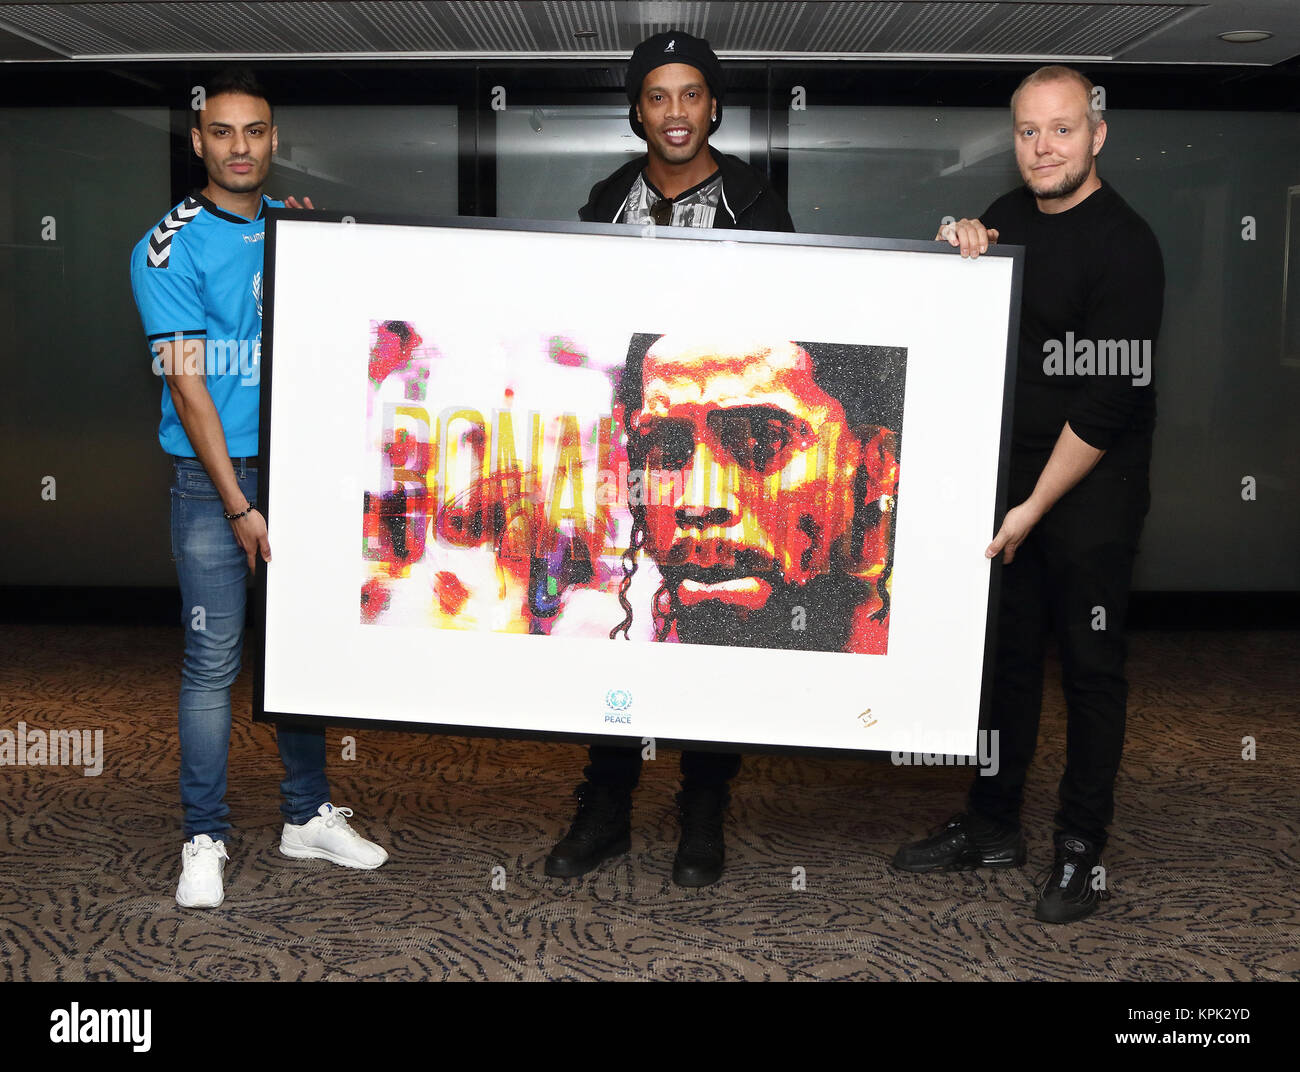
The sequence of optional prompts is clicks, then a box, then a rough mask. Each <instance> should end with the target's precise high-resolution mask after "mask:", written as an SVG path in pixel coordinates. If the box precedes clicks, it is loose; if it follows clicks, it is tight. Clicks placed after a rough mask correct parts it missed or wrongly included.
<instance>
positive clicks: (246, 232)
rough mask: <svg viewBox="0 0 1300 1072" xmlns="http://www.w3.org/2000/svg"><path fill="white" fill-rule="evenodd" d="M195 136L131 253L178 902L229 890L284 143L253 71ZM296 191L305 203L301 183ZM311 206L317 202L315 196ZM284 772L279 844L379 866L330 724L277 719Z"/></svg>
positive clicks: (261, 549)
mask: <svg viewBox="0 0 1300 1072" xmlns="http://www.w3.org/2000/svg"><path fill="white" fill-rule="evenodd" d="M204 89H205V99H204V100H203V101H202V105H203V106H202V107H201V109H199V110H197V111H196V112H195V113H194V122H193V129H192V130H191V132H190V133H191V138H192V142H193V146H194V152H195V154H196V155H197V156H198V157H199V159H201V160H202V161H203V164H204V167H205V168H206V169H207V172H208V183H207V186H205V187H204V188H203V190H202V191H200V192H199V193H197V194H193V195H191V196H190V197H187V198H186V199H185V200H184V201H182V202H181V203H180V204H179V205H177V206H176V207H175V208H173V209H172V210H171V212H169V213H168V214H167V215H166V216H164V217H163V219H162V220H161V221H159V223H158V224H157V226H155V227H154V228H153V229H152V230H151V231H150V232H149V233H148V234H146V235H145V236H144V238H142V239H141V240H140V242H139V243H138V244H137V245H136V247H135V249H134V250H133V251H132V253H131V287H132V290H133V291H134V293H135V301H136V305H137V307H138V308H139V310H140V319H141V321H142V322H143V324H144V330H145V334H146V335H147V336H148V339H149V344H150V349H151V351H152V353H153V368H154V371H155V373H157V374H158V375H160V376H162V377H164V380H163V389H162V422H161V424H160V425H159V430H158V436H159V439H160V441H161V442H162V448H163V450H165V451H166V452H167V453H168V454H169V455H171V456H172V460H173V462H174V465H175V473H176V479H175V483H174V485H173V486H172V490H171V502H172V519H171V533H172V556H173V558H174V559H175V561H176V572H177V575H178V577H179V579H180V586H181V597H182V601H183V604H184V609H183V615H182V621H183V623H184V626H185V659H184V663H183V666H182V669H181V695H180V744H181V774H180V787H181V804H182V806H183V807H184V811H185V835H186V838H187V839H188V840H187V841H186V843H185V845H184V847H183V849H182V851H181V878H180V883H179V885H178V886H177V889H176V902H177V904H179V905H181V906H183V907H186V908H215V907H216V906H217V905H219V904H220V903H221V902H222V900H223V897H224V891H223V888H222V876H221V871H222V866H223V861H225V860H227V859H228V858H229V857H228V856H227V854H226V847H225V840H226V834H227V832H228V831H229V830H230V824H229V823H228V822H227V821H226V818H227V816H228V815H229V811H230V809H229V808H228V807H227V805H226V802H225V795H226V759H227V753H228V751H229V745H230V686H231V684H232V683H233V682H234V680H235V677H236V676H237V675H238V673H239V665H240V649H241V647H242V645H243V639H244V606H245V599H246V584H247V581H248V574H249V571H251V570H253V569H254V568H255V563H256V560H257V558H258V557H259V556H260V557H261V558H262V559H263V560H264V561H266V562H269V561H270V560H271V545H270V542H269V540H268V537H267V530H266V521H265V520H264V519H263V517H262V515H261V514H260V513H259V512H258V511H257V509H256V502H257V482H258V465H257V449H258V435H257V432H258V429H257V423H258V384H259V374H258V372H259V365H260V359H261V347H262V342H261V339H262V288H263V275H262V270H263V269H262V250H263V238H264V235H265V209H266V208H267V207H268V206H271V207H278V206H279V205H280V204H282V203H281V202H277V201H271V200H270V199H269V198H267V197H265V196H264V195H263V194H262V187H263V185H264V184H265V182H266V179H267V175H268V173H269V172H270V169H271V157H272V155H273V154H274V153H275V150H276V128H275V126H274V125H273V121H272V113H271V105H270V103H269V102H268V100H267V98H266V94H265V92H263V90H262V88H261V87H260V86H259V84H258V83H257V80H256V79H255V78H254V77H253V75H252V74H251V73H249V72H247V71H241V70H234V71H227V72H223V73H222V74H220V75H218V76H217V77H215V78H213V79H211V80H209V81H208V83H207V85H206V86H205V87H204ZM289 204H290V206H291V207H296V205H297V203H296V202H295V201H294V200H293V199H292V198H291V199H290V201H289ZM308 207H310V202H308ZM276 738H277V741H278V743H279V748H280V758H281V759H282V760H283V761H284V768H285V778H284V781H283V782H281V783H280V789H281V792H282V794H283V803H282V805H281V812H282V814H283V815H284V820H285V825H284V829H283V832H282V834H281V839H280V851H281V852H282V853H284V854H285V855H287V856H293V857H298V858H311V859H323V860H330V861H332V862H333V863H336V864H341V865H343V866H344V867H358V868H365V869H370V868H375V867H379V866H380V864H382V863H383V862H384V861H385V860H386V859H388V853H387V852H385V851H384V849H382V848H381V847H380V846H378V845H376V844H374V843H373V842H370V841H367V840H365V839H364V838H362V837H361V835H360V834H358V833H357V832H356V831H355V830H353V829H352V828H351V827H350V826H349V825H348V817H349V816H350V815H351V814H352V812H351V810H350V809H348V808H335V807H334V806H333V804H331V803H330V799H329V797H330V793H329V783H328V781H327V780H326V777H325V732H324V730H323V729H321V728H319V727H317V728H310V729H302V728H296V727H290V726H279V727H277V730H276Z"/></svg>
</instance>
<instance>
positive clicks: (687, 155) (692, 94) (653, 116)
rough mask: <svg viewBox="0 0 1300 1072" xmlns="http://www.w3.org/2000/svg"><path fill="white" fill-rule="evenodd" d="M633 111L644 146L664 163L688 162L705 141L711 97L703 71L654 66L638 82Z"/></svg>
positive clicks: (710, 117) (673, 65)
mask: <svg viewBox="0 0 1300 1072" xmlns="http://www.w3.org/2000/svg"><path fill="white" fill-rule="evenodd" d="M636 111H637V118H638V119H640V120H641V125H642V126H643V127H645V138H646V146H647V148H648V149H649V151H650V152H651V153H652V154H653V155H655V156H657V157H659V159H661V160H663V161H664V162H665V163H669V164H686V163H689V162H690V161H692V160H694V159H695V157H696V156H698V155H699V154H700V152H701V151H702V150H703V149H704V147H705V146H706V145H707V144H708V141H709V124H710V123H711V122H712V120H713V97H712V96H711V95H710V94H709V86H708V83H707V82H705V81H704V75H702V74H701V73H700V72H699V71H697V70H696V69H695V68H694V67H691V66H689V65H687V64H685V63H666V64H664V65H663V66H662V67H656V68H655V69H654V70H653V71H651V72H650V73H649V74H648V75H646V77H645V80H644V81H643V82H642V83H641V96H640V99H639V100H638V101H637V106H636Z"/></svg>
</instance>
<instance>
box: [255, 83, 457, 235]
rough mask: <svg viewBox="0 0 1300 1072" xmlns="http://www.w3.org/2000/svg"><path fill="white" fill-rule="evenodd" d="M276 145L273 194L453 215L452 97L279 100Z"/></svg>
mask: <svg viewBox="0 0 1300 1072" xmlns="http://www.w3.org/2000/svg"><path fill="white" fill-rule="evenodd" d="M275 123H276V127H277V128H278V129H279V141H280V151H279V153H278V154H277V155H276V159H275V171H274V173H273V175H272V179H271V181H270V183H269V184H268V186H267V193H269V194H270V195H271V196H272V197H276V198H284V197H285V196H286V195H288V194H294V195H296V196H298V197H301V196H302V195H303V194H308V195H310V196H311V199H312V203H313V204H314V205H315V206H316V207H317V208H328V209H331V210H335V209H337V210H339V211H341V212H356V213H365V212H371V213H388V214H392V215H404V216H410V215H421V216H454V215H456V211H457V208H458V196H457V189H456V183H457V179H458V176H457V154H458V149H459V146H458V128H457V121H456V107H455V105H437V106H393V105H385V106H382V107H379V106H366V105H357V106H341V107H340V106H328V107H326V106H322V107H302V106H292V107H284V108H277V109H276V111H275Z"/></svg>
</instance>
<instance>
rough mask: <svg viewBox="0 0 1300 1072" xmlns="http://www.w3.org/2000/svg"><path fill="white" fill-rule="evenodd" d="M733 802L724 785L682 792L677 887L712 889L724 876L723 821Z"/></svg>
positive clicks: (675, 866)
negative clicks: (728, 805) (728, 807)
mask: <svg viewBox="0 0 1300 1072" xmlns="http://www.w3.org/2000/svg"><path fill="white" fill-rule="evenodd" d="M730 801H731V795H730V794H729V793H728V792H727V787H726V786H725V785H723V786H717V787H710V788H708V789H683V790H682V791H681V792H680V793H678V794H677V805H678V808H679V809H680V811H681V817H682V839H681V841H679V842H678V843H677V856H676V858H675V859H674V860H673V881H674V882H675V883H677V885H679V886H711V885H713V883H715V882H717V881H718V879H719V878H721V877H722V864H723V859H724V855H725V850H724V846H723V843H722V820H723V816H724V815H725V813H726V809H727V804H728V803H730Z"/></svg>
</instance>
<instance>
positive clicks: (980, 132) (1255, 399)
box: [776, 105, 1300, 591]
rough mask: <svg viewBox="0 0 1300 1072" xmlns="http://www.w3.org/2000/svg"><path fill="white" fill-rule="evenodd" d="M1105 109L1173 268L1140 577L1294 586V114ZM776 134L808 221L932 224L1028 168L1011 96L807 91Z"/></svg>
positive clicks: (1298, 568) (1139, 200) (1242, 586)
mask: <svg viewBox="0 0 1300 1072" xmlns="http://www.w3.org/2000/svg"><path fill="white" fill-rule="evenodd" d="M1108 118H1109V122H1108V128H1109V133H1108V137H1107V141H1106V145H1105V147H1104V148H1103V150H1102V154H1101V158H1100V165H1099V167H1100V172H1101V174H1102V176H1103V178H1104V179H1105V180H1106V181H1107V182H1109V183H1110V184H1111V185H1112V186H1113V187H1114V188H1115V189H1116V190H1117V191H1119V193H1120V194H1121V195H1122V196H1123V197H1124V198H1125V199H1126V200H1128V202H1129V203H1130V204H1131V205H1132V206H1133V207H1134V208H1135V209H1136V210H1137V211H1138V212H1139V213H1140V214H1141V215H1142V216H1143V217H1144V218H1145V219H1146V220H1147V222H1148V223H1150V224H1151V227H1152V228H1153V229H1154V231H1155V233H1156V235H1157V237H1158V238H1159V240H1160V244H1161V248H1162V250H1163V252H1164V259H1165V274H1166V289H1165V315H1164V324H1163V328H1162V330H1161V337H1160V346H1159V350H1158V352H1157V362H1156V380H1155V382H1156V384H1157V389H1158V409H1159V419H1158V426H1157V433H1156V447H1155V455H1154V458H1153V462H1152V499H1153V501H1152V508H1151V513H1150V515H1149V516H1148V518H1147V525H1146V533H1145V536H1144V539H1143V545H1142V546H1143V554H1142V555H1141V556H1140V557H1139V560H1138V568H1137V579H1136V584H1137V587H1138V588H1145V589H1154V590H1179V589H1191V590H1200V589H1207V590H1208V589H1228V590H1240V591H1249V590H1253V589H1261V590H1263V589H1272V588H1287V589H1295V588H1300V558H1297V556H1296V555H1295V553H1294V549H1295V548H1296V547H1297V546H1300V423H1298V422H1296V420H1295V419H1294V413H1295V410H1296V406H1297V403H1298V402H1300V369H1298V368H1297V367H1296V366H1295V365H1294V364H1293V363H1292V361H1291V360H1290V359H1289V358H1288V356H1287V354H1285V353H1284V350H1283V337H1284V332H1283V301H1282V297H1283V285H1284V271H1283V270H1284V263H1285V251H1286V244H1287V233H1286V230H1287V206H1288V199H1289V191H1290V188H1291V187H1293V186H1295V185H1296V184H1297V182H1300V117H1297V116H1295V115H1289V114H1282V113H1276V114H1263V113H1239V112H1193V111H1141V110H1133V111H1119V110H1114V109H1112V111H1111V112H1109V113H1108ZM780 142H784V144H780V143H778V145H777V146H776V147H777V148H786V149H787V150H788V159H789V188H790V211H791V214H792V216H793V217H794V220H795V225H796V226H797V227H799V229H800V230H806V231H818V232H822V233H841V234H856V235H877V236H882V237H890V238H921V239H928V238H931V237H933V235H934V233H935V231H936V229H937V226H938V224H939V222H940V220H941V219H942V217H943V216H945V215H953V216H958V217H960V216H972V215H978V214H979V213H981V212H983V211H984V209H985V208H986V207H987V206H988V205H989V204H990V203H991V202H992V201H993V200H994V199H995V198H997V197H998V196H999V195H1001V194H1002V193H1005V192H1006V191H1007V190H1009V189H1011V188H1013V187H1015V186H1017V185H1018V184H1019V181H1020V180H1019V177H1018V175H1017V172H1016V169H1015V163H1014V157H1013V154H1012V151H1011V130H1010V121H1009V117H1008V113H1007V111H1006V109H944V110H939V109H926V108H884V107H881V108H869V107H856V106H847V105H846V106H821V107H809V108H808V110H807V111H806V112H792V113H790V124H789V135H788V137H785V136H782V137H781V138H780ZM1291 226H1292V228H1297V227H1300V222H1296V221H1295V220H1294V219H1293V221H1292V224H1291ZM1116 256H1123V251H1122V250H1116ZM1293 267H1294V266H1293ZM1029 270H1031V271H1032V265H1029ZM1247 476H1251V477H1254V478H1255V484H1256V486H1257V488H1258V491H1257V496H1256V498H1255V499H1254V500H1243V498H1242V488H1243V484H1242V482H1243V480H1244V478H1246V477H1247Z"/></svg>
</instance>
